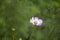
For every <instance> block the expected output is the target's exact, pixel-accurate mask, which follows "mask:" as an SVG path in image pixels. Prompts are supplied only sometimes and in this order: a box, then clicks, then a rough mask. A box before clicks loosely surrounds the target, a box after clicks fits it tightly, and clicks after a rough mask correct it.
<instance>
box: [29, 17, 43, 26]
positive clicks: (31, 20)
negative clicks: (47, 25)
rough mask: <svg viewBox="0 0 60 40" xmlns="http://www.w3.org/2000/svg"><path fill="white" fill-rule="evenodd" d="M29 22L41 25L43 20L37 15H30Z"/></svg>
mask: <svg viewBox="0 0 60 40" xmlns="http://www.w3.org/2000/svg"><path fill="white" fill-rule="evenodd" d="M30 23H32V24H33V25H36V26H41V25H42V23H43V20H42V19H39V18H38V17H32V18H31V19H30Z"/></svg>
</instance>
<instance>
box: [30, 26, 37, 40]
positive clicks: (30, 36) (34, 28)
mask: <svg viewBox="0 0 60 40" xmlns="http://www.w3.org/2000/svg"><path fill="white" fill-rule="evenodd" d="M36 28H37V27H36V26H35V27H34V29H33V30H32V33H31V35H30V39H29V40H32V35H33V33H34V32H35V30H36Z"/></svg>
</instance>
